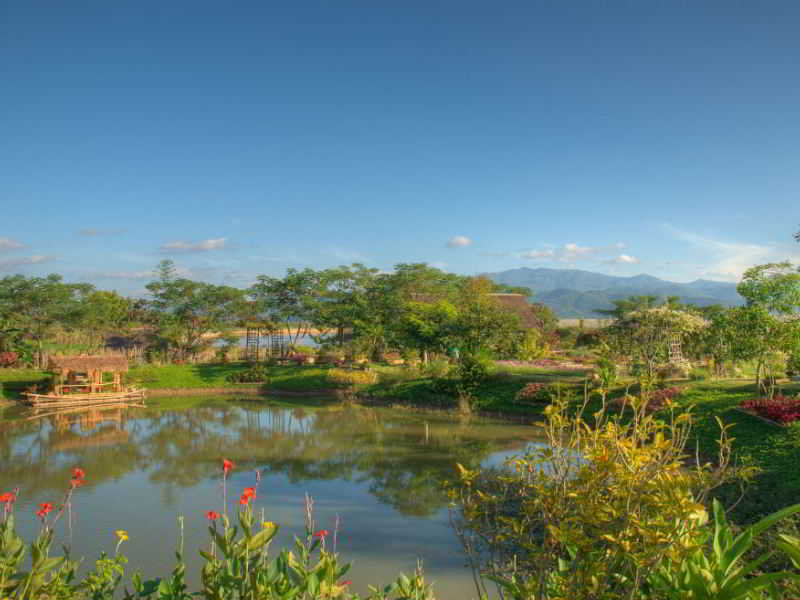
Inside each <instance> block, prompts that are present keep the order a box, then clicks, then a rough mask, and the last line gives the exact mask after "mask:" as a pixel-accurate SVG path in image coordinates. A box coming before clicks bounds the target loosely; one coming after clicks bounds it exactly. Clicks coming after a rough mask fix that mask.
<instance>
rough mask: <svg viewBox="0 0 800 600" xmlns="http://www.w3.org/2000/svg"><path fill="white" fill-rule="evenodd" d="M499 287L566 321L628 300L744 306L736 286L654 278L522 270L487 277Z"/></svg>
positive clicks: (596, 315)
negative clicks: (527, 294)
mask: <svg viewBox="0 0 800 600" xmlns="http://www.w3.org/2000/svg"><path fill="white" fill-rule="evenodd" d="M484 275H486V276H487V277H489V278H490V279H492V280H493V281H495V282H496V283H505V284H507V285H513V286H524V287H527V288H530V290H531V291H532V292H533V296H532V297H531V300H532V301H533V302H541V303H542V304H545V305H547V306H549V307H550V308H552V309H553V310H554V311H555V312H556V314H557V315H558V316H559V317H562V318H593V317H602V316H605V315H602V314H600V313H598V312H597V311H598V310H604V309H609V308H613V304H612V303H611V302H612V300H618V299H620V298H627V297H628V296H645V295H648V296H657V297H658V298H659V299H661V300H663V299H665V298H666V297H667V296H678V297H679V298H680V299H681V302H684V303H687V304H697V305H699V306H708V305H710V304H722V305H723V306H737V305H740V304H742V303H743V302H744V300H743V299H742V297H741V296H739V294H738V293H737V291H736V284H735V283H725V282H721V281H709V280H707V279H698V280H696V281H692V282H690V283H676V282H674V281H665V280H663V279H659V278H658V277H653V276H652V275H635V276H633V277H617V276H614V275H604V274H602V273H594V272H592V271H582V270H579V269H545V268H540V269H531V268H528V267H522V268H519V269H510V270H508V271H501V272H499V273H485V274H484Z"/></svg>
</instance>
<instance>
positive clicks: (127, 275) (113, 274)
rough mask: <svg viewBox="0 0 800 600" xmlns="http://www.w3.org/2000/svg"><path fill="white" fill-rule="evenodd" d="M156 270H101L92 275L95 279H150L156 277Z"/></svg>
mask: <svg viewBox="0 0 800 600" xmlns="http://www.w3.org/2000/svg"><path fill="white" fill-rule="evenodd" d="M154 274H155V272H154V271H152V270H150V271H101V272H99V273H92V274H91V277H93V278H95V279H150V278H152V277H154Z"/></svg>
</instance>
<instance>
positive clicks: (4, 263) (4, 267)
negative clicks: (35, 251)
mask: <svg viewBox="0 0 800 600" xmlns="http://www.w3.org/2000/svg"><path fill="white" fill-rule="evenodd" d="M55 259H56V257H55V256H45V255H34V256H20V257H17V258H6V259H5V260H0V271H10V270H12V269H17V268H19V267H27V266H30V265H39V264H42V263H46V262H50V261H53V260H55Z"/></svg>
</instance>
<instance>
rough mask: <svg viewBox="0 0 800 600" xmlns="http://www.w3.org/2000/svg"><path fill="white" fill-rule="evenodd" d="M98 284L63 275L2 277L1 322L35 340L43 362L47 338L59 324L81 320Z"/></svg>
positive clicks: (72, 323)
mask: <svg viewBox="0 0 800 600" xmlns="http://www.w3.org/2000/svg"><path fill="white" fill-rule="evenodd" d="M93 289H94V287H93V286H92V285H90V284H88V283H64V281H63V280H62V278H61V276H60V275H56V274H51V275H48V276H47V277H25V276H24V275H11V276H8V277H4V278H3V279H0V322H2V323H4V324H5V326H6V327H10V328H12V329H17V330H19V331H21V332H22V334H23V336H24V337H27V338H29V339H31V340H33V342H34V344H35V348H36V356H35V363H36V364H37V365H38V366H43V365H42V356H43V350H44V342H45V340H46V339H47V337H48V335H50V334H51V333H52V332H53V330H54V329H55V328H56V327H57V326H69V325H74V324H76V323H78V321H79V320H80V318H81V315H82V312H83V309H84V303H83V301H84V299H85V298H86V296H87V295H88V294H90V293H91V292H92V290H93Z"/></svg>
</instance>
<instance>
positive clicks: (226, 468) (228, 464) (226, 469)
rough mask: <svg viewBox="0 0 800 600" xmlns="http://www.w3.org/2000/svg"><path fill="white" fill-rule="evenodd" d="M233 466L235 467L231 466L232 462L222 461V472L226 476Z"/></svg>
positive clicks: (225, 459)
mask: <svg viewBox="0 0 800 600" xmlns="http://www.w3.org/2000/svg"><path fill="white" fill-rule="evenodd" d="M235 466H236V465H235V464H233V462H232V461H230V460H228V459H227V458H223V459H222V472H223V473H225V474H226V475H227V474H228V472H229V471H230V470H231V469H232V468H233V467H235Z"/></svg>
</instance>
